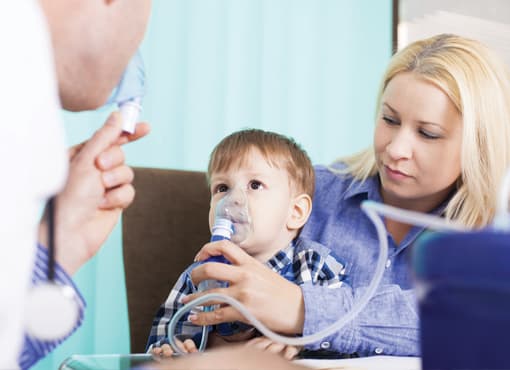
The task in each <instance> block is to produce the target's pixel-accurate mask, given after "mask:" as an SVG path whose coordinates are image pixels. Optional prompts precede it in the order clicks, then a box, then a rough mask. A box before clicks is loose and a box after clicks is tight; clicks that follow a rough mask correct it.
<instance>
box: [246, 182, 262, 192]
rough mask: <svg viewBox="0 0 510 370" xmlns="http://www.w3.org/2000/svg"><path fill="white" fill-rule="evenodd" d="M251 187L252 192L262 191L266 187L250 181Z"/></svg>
mask: <svg viewBox="0 0 510 370" xmlns="http://www.w3.org/2000/svg"><path fill="white" fill-rule="evenodd" d="M249 186H250V189H252V190H258V189H262V188H263V187H264V186H263V185H262V183H261V182H260V181H257V180H253V181H250V184H249Z"/></svg>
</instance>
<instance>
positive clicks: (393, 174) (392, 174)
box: [384, 165, 411, 181]
mask: <svg viewBox="0 0 510 370" xmlns="http://www.w3.org/2000/svg"><path fill="white" fill-rule="evenodd" d="M384 169H385V172H386V176H387V177H388V178H390V179H392V180H396V181H400V180H405V179H407V178H409V177H411V176H409V175H407V174H405V173H404V172H400V171H398V170H394V169H392V168H391V167H389V166H386V165H385V166H384Z"/></svg>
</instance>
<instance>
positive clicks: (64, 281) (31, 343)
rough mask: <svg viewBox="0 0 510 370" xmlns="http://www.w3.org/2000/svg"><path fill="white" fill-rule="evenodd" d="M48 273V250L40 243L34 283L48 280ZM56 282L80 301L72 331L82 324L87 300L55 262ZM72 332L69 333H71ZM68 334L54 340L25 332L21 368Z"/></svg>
mask: <svg viewBox="0 0 510 370" xmlns="http://www.w3.org/2000/svg"><path fill="white" fill-rule="evenodd" d="M47 274H48V250H47V249H46V248H44V247H42V246H40V245H38V246H37V254H36V258H35V266H34V270H33V274H32V285H33V286H35V285H37V284H40V283H43V282H46V281H47ZM55 283H57V284H60V285H67V286H70V287H71V288H72V289H73V290H74V291H75V293H76V301H77V303H78V306H79V309H80V312H79V319H78V321H77V322H76V324H75V326H74V329H73V331H72V333H74V332H75V331H76V329H77V328H78V327H79V326H80V325H81V323H82V321H83V312H84V311H85V306H86V304H85V300H84V299H83V297H82V296H81V294H80V293H79V291H78V288H77V287H76V286H75V285H74V283H73V281H72V279H71V278H70V277H69V275H67V273H66V272H65V271H64V270H63V269H62V268H61V267H60V266H59V265H58V264H55ZM72 333H70V334H69V335H71V334H72ZM69 335H68V336H66V337H64V338H61V339H59V340H54V341H42V340H39V339H37V338H34V337H32V336H30V335H28V334H25V342H24V344H23V348H22V351H21V354H20V356H19V359H18V363H19V366H20V368H21V369H28V368H30V367H31V366H33V365H34V364H35V363H36V362H37V361H39V360H40V359H41V358H43V357H44V356H46V355H47V354H48V353H50V352H51V351H53V349H54V348H55V347H57V346H58V345H59V344H60V343H62V342H63V341H64V340H65V339H67V337H69Z"/></svg>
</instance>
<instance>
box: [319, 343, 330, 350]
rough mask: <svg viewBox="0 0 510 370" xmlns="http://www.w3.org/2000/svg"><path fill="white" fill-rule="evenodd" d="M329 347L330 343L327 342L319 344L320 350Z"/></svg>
mask: <svg viewBox="0 0 510 370" xmlns="http://www.w3.org/2000/svg"><path fill="white" fill-rule="evenodd" d="M329 347H331V343H329V342H322V343H321V348H322V349H329Z"/></svg>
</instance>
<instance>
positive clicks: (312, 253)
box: [146, 238, 347, 351]
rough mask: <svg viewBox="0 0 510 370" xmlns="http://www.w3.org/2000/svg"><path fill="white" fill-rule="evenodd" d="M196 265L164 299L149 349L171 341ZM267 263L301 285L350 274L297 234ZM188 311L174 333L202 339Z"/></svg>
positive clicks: (329, 282)
mask: <svg viewBox="0 0 510 370" xmlns="http://www.w3.org/2000/svg"><path fill="white" fill-rule="evenodd" d="M197 265H198V264H197V263H195V264H193V265H191V266H189V267H188V268H187V269H186V271H184V272H183V273H182V274H181V276H180V277H179V279H178V281H177V283H176V284H175V286H174V287H173V289H172V290H171V292H170V294H169V295H168V298H167V299H166V301H165V303H163V304H162V305H161V307H160V308H159V310H158V312H157V314H156V317H155V318H154V320H153V321H152V328H151V332H150V335H149V339H148V341H147V348H146V349H147V351H149V350H150V349H152V348H153V347H158V346H161V345H162V344H164V343H168V324H169V322H170V320H171V318H172V316H173V315H174V314H175V313H176V312H177V311H178V310H179V309H180V308H181V307H182V306H183V304H182V303H181V299H182V298H183V297H184V296H186V295H188V294H191V293H194V292H196V291H197V287H196V286H194V285H193V282H192V281H191V277H190V275H191V271H192V270H193V269H194V268H195V267H197ZM266 265H267V266H268V267H269V268H270V269H271V270H273V271H275V272H277V273H278V274H280V275H281V276H283V277H284V278H285V279H287V280H289V281H291V282H293V283H295V284H298V285H307V284H311V285H320V286H325V287H328V288H339V287H340V286H342V285H343V284H345V283H346V278H347V277H346V275H345V265H344V263H343V262H340V261H339V260H338V259H337V258H335V257H334V256H333V255H332V254H331V251H330V250H329V249H328V248H326V247H325V246H323V245H322V244H319V243H317V242H314V241H311V240H308V239H304V238H297V239H296V240H294V241H293V242H292V243H291V244H289V246H287V247H286V248H285V249H282V250H280V251H279V252H277V253H276V254H275V255H274V256H273V257H272V258H271V259H269V261H267V262H266ZM188 314H189V313H188ZM188 314H185V315H183V316H182V318H181V319H180V320H179V322H178V324H177V327H176V330H175V333H176V335H177V336H178V338H180V339H184V338H193V339H194V340H195V342H197V341H198V342H199V341H200V338H201V334H202V326H197V325H193V324H192V323H191V322H189V321H188ZM248 328H251V326H248V325H246V324H244V323H241V322H233V323H224V324H220V325H216V326H215V328H214V329H215V330H216V331H217V332H218V333H219V334H220V335H233V334H236V333H239V332H241V331H245V330H247V329H248ZM197 345H198V344H197Z"/></svg>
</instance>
